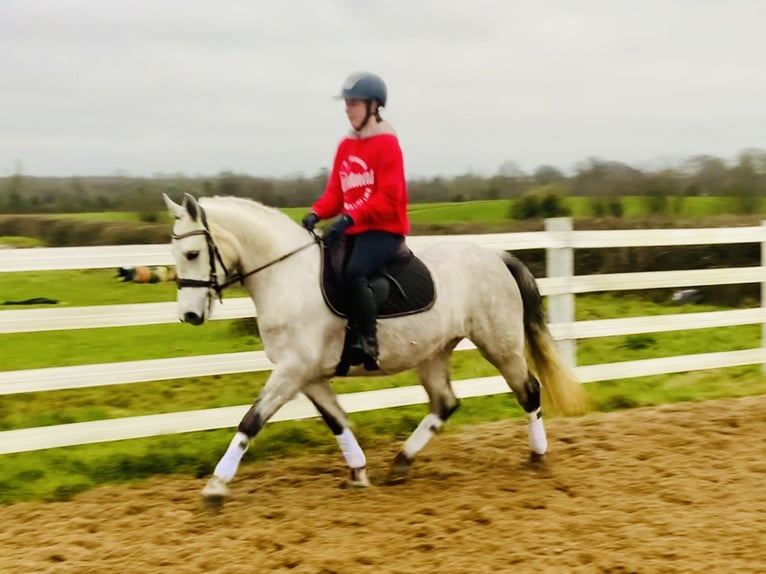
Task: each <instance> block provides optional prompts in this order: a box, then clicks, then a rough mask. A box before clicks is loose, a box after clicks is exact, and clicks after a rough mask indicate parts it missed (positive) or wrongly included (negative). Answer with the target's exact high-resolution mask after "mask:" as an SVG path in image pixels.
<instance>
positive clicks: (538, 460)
mask: <svg viewBox="0 0 766 574" xmlns="http://www.w3.org/2000/svg"><path fill="white" fill-rule="evenodd" d="M545 462H546V458H545V453H543V454H540V453H539V452H535V451H531V452H530V453H529V466H530V467H531V468H543V467H545Z"/></svg>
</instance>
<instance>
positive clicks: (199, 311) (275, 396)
mask: <svg viewBox="0 0 766 574" xmlns="http://www.w3.org/2000/svg"><path fill="white" fill-rule="evenodd" d="M164 198H165V202H166V204H167V206H168V209H169V210H170V213H171V214H172V215H173V217H174V218H175V223H174V226H173V240H172V252H173V255H174V257H175V262H176V271H177V276H178V285H179V288H178V312H179V317H180V319H181V321H184V322H187V323H191V324H192V325H201V324H202V323H204V321H205V319H207V318H208V316H209V313H210V309H211V304H212V301H213V299H214V298H215V297H217V296H220V292H221V290H222V289H223V288H224V287H225V286H227V285H229V284H231V283H232V282H234V281H236V280H239V279H241V280H242V282H243V284H244V287H245V288H246V289H247V291H248V292H249V293H250V296H251V297H252V299H253V301H254V303H255V307H256V309H257V311H258V326H259V331H260V335H261V339H262V342H263V348H264V351H265V353H266V356H267V357H268V358H269V360H270V361H271V362H272V363H273V364H274V369H273V371H272V372H271V374H270V376H269V378H268V380H267V382H266V384H265V385H264V387H263V389H262V390H261V392H260V395H259V396H258V398H257V400H256V401H255V403H254V404H253V406H252V407H251V408H250V410H249V411H248V412H247V414H246V415H245V416H244V418H243V419H242V421H241V422H240V423H239V426H238V430H237V433H236V434H235V436H234V438H233V439H232V441H231V443H230V445H229V447H228V449H227V451H226V452H225V454H224V455H223V457H222V458H221V459H220V461H219V462H218V464H217V465H216V467H215V470H214V473H213V476H212V477H211V478H210V479H209V480H208V482H207V484H206V485H205V487H204V488H203V489H202V495H203V497H205V498H206V499H208V500H223V497H225V496H226V495H228V494H229V488H228V484H229V483H230V482H231V480H232V479H233V478H234V475H235V474H236V472H237V469H238V466H239V463H240V461H241V459H242V456H243V455H244V453H245V451H246V450H247V447H248V445H249V442H250V440H252V439H253V438H254V437H255V436H256V435H257V434H258V432H259V431H260V430H261V429H262V428H263V426H264V425H265V424H266V422H267V421H268V420H269V419H270V417H271V416H272V415H274V413H276V412H277V410H279V408H280V407H282V405H284V404H285V403H286V402H287V401H289V400H291V399H292V398H293V397H295V396H296V395H297V394H298V393H303V394H304V395H305V396H306V397H307V398H308V399H309V400H310V401H311V402H312V403H313V404H314V405H315V406H316V408H317V410H318V411H319V413H320V414H321V416H322V418H323V419H324V421H325V422H326V423H327V426H328V427H329V428H330V430H331V431H332V433H333V434H334V435H335V437H336V439H337V441H338V444H339V446H340V448H341V451H342V453H343V455H344V457H345V460H346V462H347V464H348V466H349V468H350V470H351V480H352V483H353V484H354V485H358V486H367V485H369V481H368V478H367V473H366V469H365V466H366V458H365V454H364V452H363V451H362V449H361V447H360V446H359V443H358V442H357V440H356V438H355V437H354V434H353V432H352V431H351V429H350V427H349V422H348V419H347V416H346V413H345V412H344V411H343V410H342V408H341V407H340V405H339V404H338V400H337V396H336V394H335V392H334V391H333V390H332V388H331V386H330V379H331V378H332V377H333V376H334V375H335V369H336V366H337V365H338V360H339V357H340V356H341V352H342V349H343V341H344V332H345V323H346V321H345V320H344V319H343V318H342V317H339V316H338V315H336V314H334V313H333V312H332V311H331V310H330V309H329V308H328V306H327V304H326V303H325V300H324V298H323V295H322V290H321V287H320V267H321V258H322V257H321V249H320V247H319V246H318V244H317V242H316V241H315V239H314V238H312V237H311V236H310V235H309V234H308V233H307V232H306V230H305V229H303V228H302V227H301V226H299V225H298V224H296V223H294V222H293V221H292V220H291V219H290V218H289V217H287V215H285V214H284V213H282V212H280V211H278V210H276V209H273V208H270V207H267V206H264V205H262V204H260V203H257V202H255V201H251V200H248V199H241V198H235V197H209V198H202V199H201V200H200V201H199V203H198V202H197V200H195V199H194V197H192V196H191V195H189V194H186V195H185V196H184V199H183V202H182V204H181V205H178V204H176V203H174V202H173V201H172V200H171V199H170V198H169V197H167V196H164ZM417 257H418V258H420V259H421V260H422V261H423V263H424V264H425V265H426V267H427V268H428V270H429V271H430V273H431V276H432V278H433V282H434V286H435V292H436V299H435V301H434V304H433V305H432V306H431V307H430V308H429V309H428V310H426V311H423V312H420V313H417V314H410V315H405V316H400V317H396V318H388V319H379V320H378V323H379V326H378V339H379V343H380V358H379V366H380V370H378V371H374V372H368V371H366V370H364V368H363V367H362V366H357V367H352V368H351V370H350V372H349V373H348V376H359V375H364V376H370V375H373V374H374V375H389V374H392V373H398V372H401V371H404V370H406V369H415V371H416V373H417V376H418V380H419V381H420V383H421V384H422V385H423V387H424V388H425V390H426V391H427V393H428V396H429V413H428V415H426V416H425V418H424V419H423V420H422V422H421V423H420V424H419V425H418V427H417V428H416V429H415V430H414V432H413V433H412V434H411V435H410V437H409V438H408V439H407V441H406V442H405V443H404V445H403V447H402V448H401V450H400V451H399V453H398V454H397V455H396V457H395V459H394V463H393V465H392V468H391V471H390V472H391V475H392V477H394V478H396V477H403V476H405V475H406V474H407V472H408V470H409V468H410V465H411V463H412V462H413V460H414V459H415V456H416V455H417V454H418V452H420V451H421V449H423V447H425V446H426V444H427V443H428V441H429V440H430V438H431V437H432V436H433V434H434V433H435V432H436V431H437V430H438V429H439V428H440V427H441V426H442V425H443V424H444V422H445V421H446V420H447V418H448V417H449V416H450V415H451V414H452V413H453V412H454V410H455V409H456V408H457V405H458V399H457V398H456V396H455V394H454V393H453V391H452V388H451V384H450V355H451V354H452V352H453V350H454V349H455V347H456V345H457V344H458V343H459V342H460V341H461V340H462V339H464V338H467V339H469V340H470V341H472V342H473V343H474V344H475V345H476V347H477V348H478V349H479V350H480V351H481V353H482V355H483V356H484V357H486V358H487V359H488V360H489V361H490V362H491V363H492V364H493V365H494V366H495V367H496V368H497V369H498V370H499V371H500V373H501V374H502V376H503V378H504V379H505V381H506V382H507V383H508V386H509V387H510V389H511V390H512V391H513V392H514V393H515V394H516V398H517V400H518V402H519V404H520V405H521V407H522V408H523V409H524V411H525V412H526V414H527V418H528V431H529V446H530V449H531V453H532V456H533V457H534V456H541V455H543V454H544V453H545V452H546V450H547V439H546V435H545V430H544V427H543V421H542V411H541V392H540V388H541V386H542V398H543V401H544V402H546V408H548V405H550V406H551V407H552V408H554V409H556V410H558V411H559V412H562V413H564V414H574V413H577V412H580V411H581V410H582V407H583V405H584V399H583V392H582V388H581V386H580V384H579V382H578V381H577V380H576V378H575V376H574V373H573V372H572V370H571V369H569V368H567V367H566V366H565V365H564V364H563V362H562V360H561V358H560V356H559V354H558V350H557V348H556V345H555V342H554V341H553V339H552V337H551V335H550V333H549V331H548V328H547V325H546V323H545V317H544V314H543V309H542V301H541V298H540V294H539V292H538V289H537V285H536V283H535V280H534V277H533V276H532V274H531V273H530V272H529V270H528V269H527V268H526V267H525V266H524V265H523V264H522V263H521V262H520V261H519V260H518V259H516V258H515V257H513V256H511V255H509V254H507V253H505V252H495V251H491V250H488V249H485V248H482V247H479V246H477V245H474V244H471V243H468V242H466V243H457V242H449V243H447V242H442V243H437V244H434V245H432V246H431V247H429V248H427V249H424V250H422V251H421V252H419V253H417ZM525 343H526V345H525ZM527 360H529V364H530V367H531V368H532V369H533V370H534V372H535V374H536V376H535V374H532V372H531V371H530V370H529V369H528V363H527ZM538 378H539V381H540V382H539V383H538Z"/></svg>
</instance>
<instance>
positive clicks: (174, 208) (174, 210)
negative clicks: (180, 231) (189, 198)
mask: <svg viewBox="0 0 766 574" xmlns="http://www.w3.org/2000/svg"><path fill="white" fill-rule="evenodd" d="M162 199H164V200H165V205H167V206H168V211H169V212H170V215H172V216H173V219H181V216H182V215H183V214H184V208H183V207H181V206H180V205H178V204H177V203H176V202H175V201H173V200H172V199H170V197H168V195H167V194H166V193H163V194H162Z"/></svg>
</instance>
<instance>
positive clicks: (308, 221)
mask: <svg viewBox="0 0 766 574" xmlns="http://www.w3.org/2000/svg"><path fill="white" fill-rule="evenodd" d="M317 221H319V216H318V215H317V214H316V213H314V212H313V211H311V212H309V213H307V214H306V217H304V218H303V221H301V224H302V225H303V227H305V228H306V231H314V226H315V225H316V224H317Z"/></svg>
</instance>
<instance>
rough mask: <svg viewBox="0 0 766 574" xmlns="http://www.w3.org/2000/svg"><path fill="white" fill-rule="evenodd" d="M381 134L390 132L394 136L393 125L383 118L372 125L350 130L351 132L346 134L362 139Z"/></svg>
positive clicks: (352, 137)
mask: <svg viewBox="0 0 766 574" xmlns="http://www.w3.org/2000/svg"><path fill="white" fill-rule="evenodd" d="M383 134H390V135H393V136H396V130H395V129H394V126H392V125H391V124H390V123H388V122H387V121H386V120H383V121H382V122H377V123H376V124H374V125H372V126H365V127H363V128H362V129H361V130H359V131H357V130H351V132H349V134H348V137H350V138H351V139H356V140H363V139H366V138H371V137H374V136H379V135H383Z"/></svg>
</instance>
